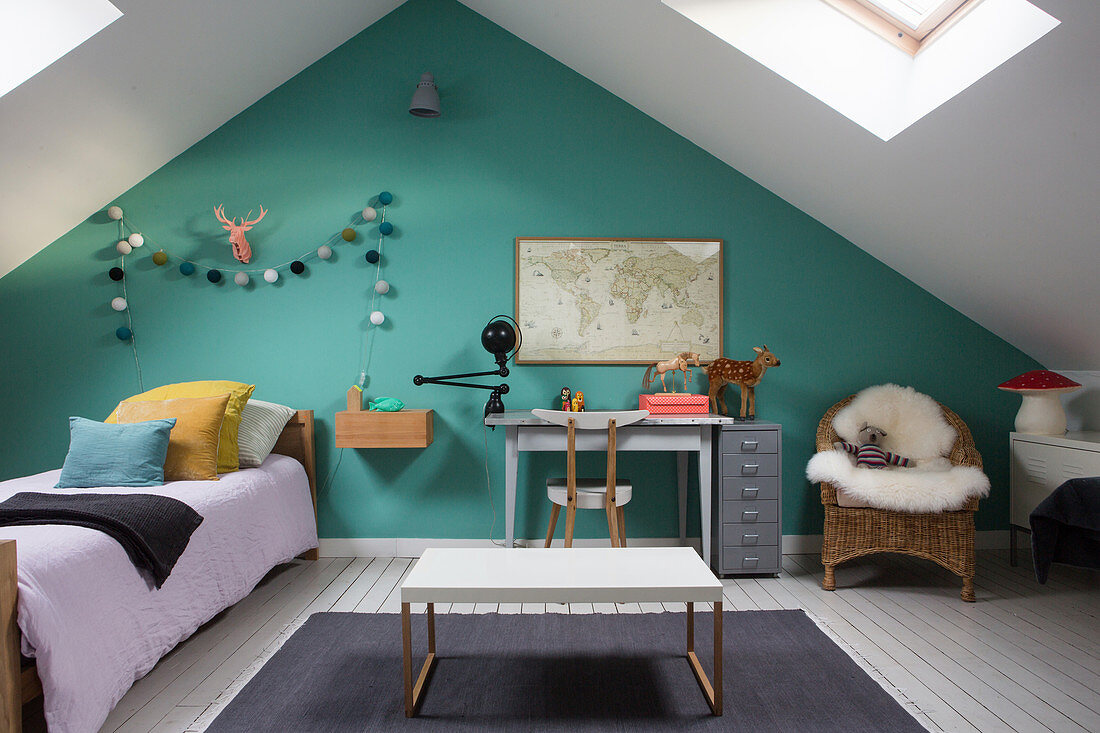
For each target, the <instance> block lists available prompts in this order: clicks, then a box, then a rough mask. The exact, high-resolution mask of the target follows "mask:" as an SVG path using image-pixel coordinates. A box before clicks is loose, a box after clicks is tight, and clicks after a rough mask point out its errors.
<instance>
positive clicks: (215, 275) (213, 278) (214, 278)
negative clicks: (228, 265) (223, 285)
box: [206, 270, 222, 283]
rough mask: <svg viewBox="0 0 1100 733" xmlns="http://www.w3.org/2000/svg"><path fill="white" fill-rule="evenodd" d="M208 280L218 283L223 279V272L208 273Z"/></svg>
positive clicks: (210, 271)
mask: <svg viewBox="0 0 1100 733" xmlns="http://www.w3.org/2000/svg"><path fill="white" fill-rule="evenodd" d="M206 279H207V280H209V281H210V282H212V283H216V282H218V281H220V280H221V279H222V273H221V270H209V271H207V273H206Z"/></svg>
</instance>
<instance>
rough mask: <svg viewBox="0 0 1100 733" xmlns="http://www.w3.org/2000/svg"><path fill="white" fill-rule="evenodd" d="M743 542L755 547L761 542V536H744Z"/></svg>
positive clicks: (742, 537) (742, 536)
mask: <svg viewBox="0 0 1100 733" xmlns="http://www.w3.org/2000/svg"><path fill="white" fill-rule="evenodd" d="M741 541H742V542H744V543H745V544H746V545H755V544H756V543H757V542H759V541H760V535H758V534H743V535H741Z"/></svg>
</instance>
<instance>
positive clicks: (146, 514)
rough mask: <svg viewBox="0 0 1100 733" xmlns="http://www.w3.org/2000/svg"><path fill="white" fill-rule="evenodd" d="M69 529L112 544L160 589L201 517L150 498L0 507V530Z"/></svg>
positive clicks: (91, 497)
mask: <svg viewBox="0 0 1100 733" xmlns="http://www.w3.org/2000/svg"><path fill="white" fill-rule="evenodd" d="M27 524H70V525H76V526H78V527H89V528H91V529H97V530H99V531H100V532H103V533H105V534H107V535H109V536H110V537H112V538H114V539H115V540H117V541H118V543H119V544H120V545H122V547H123V549H124V550H126V554H127V555H128V556H129V557H130V561H131V562H133V563H134V566H135V567H137V568H138V569H141V570H145V571H147V572H148V573H149V574H150V575H151V576H152V577H153V583H154V585H156V587H157V588H160V587H161V586H162V585H164V581H165V580H167V579H168V576H169V574H170V573H171V572H172V568H173V567H175V565H176V561H177V560H178V559H179V557H180V555H182V554H183V551H184V550H185V549H187V543H188V542H189V541H190V540H191V534H192V533H193V532H194V531H195V530H196V529H198V526H199V525H200V524H202V516H201V515H200V514H199V513H198V512H196V511H195V510H194V509H192V508H191V507H189V506H187V505H186V504H184V503H183V502H182V501H179V500H178V499H173V498H172V497H170V496H157V495H156V494H43V493H37V492H32V491H24V492H20V493H18V494H15V495H14V496H12V497H11V498H10V499H8V500H7V501H4V502H0V526H11V525H27Z"/></svg>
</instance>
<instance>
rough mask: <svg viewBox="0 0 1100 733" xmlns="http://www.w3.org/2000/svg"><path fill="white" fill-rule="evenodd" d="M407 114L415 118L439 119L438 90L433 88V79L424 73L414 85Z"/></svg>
mask: <svg viewBox="0 0 1100 733" xmlns="http://www.w3.org/2000/svg"><path fill="white" fill-rule="evenodd" d="M409 114H411V115H413V116H415V117H439V90H438V89H437V88H436V86H435V77H434V76H432V75H431V74H429V73H427V72H425V73H423V74H421V75H420V83H419V84H417V85H416V92H414V93H413V98H412V104H410V105H409Z"/></svg>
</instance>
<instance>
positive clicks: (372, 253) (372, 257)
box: [367, 249, 378, 265]
mask: <svg viewBox="0 0 1100 733" xmlns="http://www.w3.org/2000/svg"><path fill="white" fill-rule="evenodd" d="M367 262H369V263H371V264H372V265H373V264H374V263H375V262H378V250H374V249H372V250H369V251H368V252H367Z"/></svg>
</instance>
